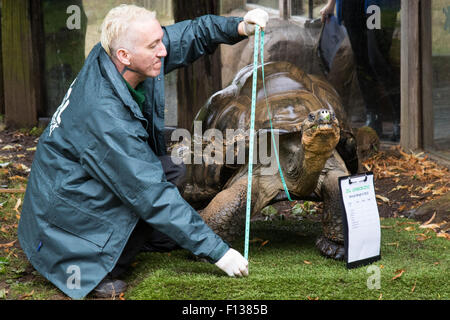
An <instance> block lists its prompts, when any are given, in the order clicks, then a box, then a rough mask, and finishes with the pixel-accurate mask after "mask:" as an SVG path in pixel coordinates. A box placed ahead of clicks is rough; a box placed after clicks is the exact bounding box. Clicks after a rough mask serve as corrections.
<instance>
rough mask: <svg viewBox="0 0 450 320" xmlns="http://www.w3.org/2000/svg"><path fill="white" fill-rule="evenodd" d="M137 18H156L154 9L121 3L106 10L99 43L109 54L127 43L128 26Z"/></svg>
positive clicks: (128, 38)
mask: <svg viewBox="0 0 450 320" xmlns="http://www.w3.org/2000/svg"><path fill="white" fill-rule="evenodd" d="M138 19H140V20H149V19H156V14H155V12H154V11H149V10H147V9H145V8H142V7H138V6H135V5H127V4H121V5H120V6H118V7H115V8H112V9H111V10H110V11H109V12H108V14H107V15H106V17H105V20H103V23H102V34H101V44H102V47H103V49H105V51H106V53H107V54H108V55H109V56H112V54H113V53H115V52H116V50H117V49H119V48H120V47H125V48H126V47H127V45H129V40H130V34H129V32H128V28H129V27H130V25H131V24H132V23H133V22H135V21H138Z"/></svg>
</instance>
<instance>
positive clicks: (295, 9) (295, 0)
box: [291, 0, 304, 16]
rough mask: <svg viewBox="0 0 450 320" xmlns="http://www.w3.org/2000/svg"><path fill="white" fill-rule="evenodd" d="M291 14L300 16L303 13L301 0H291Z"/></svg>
mask: <svg viewBox="0 0 450 320" xmlns="http://www.w3.org/2000/svg"><path fill="white" fill-rule="evenodd" d="M291 10H292V12H291V14H292V15H293V16H301V15H303V13H304V8H303V0H292V3H291Z"/></svg>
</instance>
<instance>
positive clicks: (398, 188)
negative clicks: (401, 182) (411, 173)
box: [388, 186, 409, 193]
mask: <svg viewBox="0 0 450 320" xmlns="http://www.w3.org/2000/svg"><path fill="white" fill-rule="evenodd" d="M408 188H409V187H408V186H397V187H395V188H393V189H392V190H391V191H389V192H388V193H391V192H394V191H398V190H402V189H408Z"/></svg>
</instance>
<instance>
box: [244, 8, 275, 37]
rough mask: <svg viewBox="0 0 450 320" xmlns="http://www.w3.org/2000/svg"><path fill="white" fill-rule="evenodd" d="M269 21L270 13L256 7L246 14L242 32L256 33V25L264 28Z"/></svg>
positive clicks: (245, 33)
mask: <svg viewBox="0 0 450 320" xmlns="http://www.w3.org/2000/svg"><path fill="white" fill-rule="evenodd" d="M267 21H269V14H268V13H267V12H266V11H264V10H262V9H254V10H250V11H249V12H247V14H246V15H245V16H244V21H243V22H242V23H241V24H242V33H243V35H245V36H247V37H248V36H251V35H254V34H255V25H258V26H260V27H261V28H262V29H263V30H264V29H265V28H266V25H267Z"/></svg>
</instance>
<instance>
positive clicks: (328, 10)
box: [320, 0, 336, 22]
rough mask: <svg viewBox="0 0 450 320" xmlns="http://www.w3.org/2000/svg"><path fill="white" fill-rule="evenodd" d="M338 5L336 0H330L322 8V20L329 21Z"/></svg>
mask: <svg viewBox="0 0 450 320" xmlns="http://www.w3.org/2000/svg"><path fill="white" fill-rule="evenodd" d="M335 5H336V0H328V3H327V5H326V6H325V7H323V8H322V9H321V10H320V15H321V16H322V22H325V21H328V16H329V15H330V14H333V13H334V7H335Z"/></svg>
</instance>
